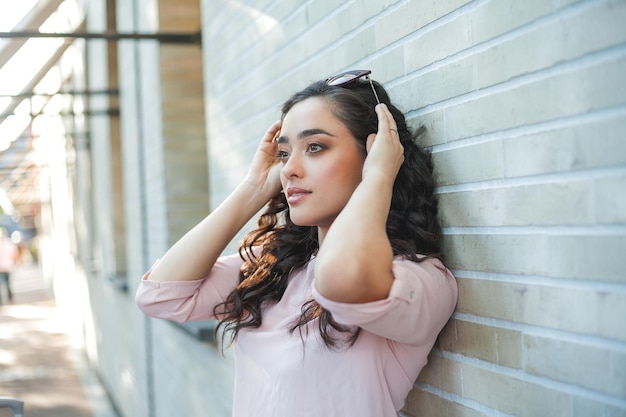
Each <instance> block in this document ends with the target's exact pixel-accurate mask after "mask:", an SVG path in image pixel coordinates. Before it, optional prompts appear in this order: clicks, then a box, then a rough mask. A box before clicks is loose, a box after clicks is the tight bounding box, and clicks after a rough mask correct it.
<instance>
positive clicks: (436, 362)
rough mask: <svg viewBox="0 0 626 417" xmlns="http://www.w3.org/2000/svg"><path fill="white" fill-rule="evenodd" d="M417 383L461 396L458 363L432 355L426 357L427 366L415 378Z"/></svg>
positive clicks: (461, 382)
mask: <svg viewBox="0 0 626 417" xmlns="http://www.w3.org/2000/svg"><path fill="white" fill-rule="evenodd" d="M417 382H418V383H425V384H428V385H431V386H433V387H435V388H439V389H441V390H443V391H446V392H450V393H453V394H456V395H459V396H461V395H463V374H462V371H461V365H460V364H459V363H458V362H455V361H452V360H450V359H446V358H443V357H441V356H438V355H435V354H433V353H431V354H430V356H429V357H428V364H427V365H426V366H425V367H424V368H423V369H422V372H421V373H420V374H419V376H418V377H417Z"/></svg>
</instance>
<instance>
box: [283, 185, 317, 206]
mask: <svg viewBox="0 0 626 417" xmlns="http://www.w3.org/2000/svg"><path fill="white" fill-rule="evenodd" d="M309 194H311V192H310V191H307V190H303V189H302V188H296V187H290V188H287V203H289V205H293V204H296V203H298V202H300V201H302V200H303V199H304V198H305V197H306V196H307V195H309Z"/></svg>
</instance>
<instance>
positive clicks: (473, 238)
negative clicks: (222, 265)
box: [202, 0, 626, 416]
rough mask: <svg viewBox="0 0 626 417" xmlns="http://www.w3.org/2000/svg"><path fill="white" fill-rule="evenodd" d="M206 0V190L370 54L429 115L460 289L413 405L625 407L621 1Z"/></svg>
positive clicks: (576, 410) (519, 411)
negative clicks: (317, 91) (291, 112)
mask: <svg viewBox="0 0 626 417" xmlns="http://www.w3.org/2000/svg"><path fill="white" fill-rule="evenodd" d="M202 9H203V34H204V45H203V48H204V60H205V65H204V73H205V84H206V96H205V100H206V106H207V115H208V121H207V135H208V148H209V184H210V187H209V188H210V190H211V193H210V197H211V205H212V206H215V205H216V204H218V203H219V202H220V201H221V200H222V199H223V198H224V197H225V196H226V195H227V194H228V192H229V191H230V190H232V188H233V187H234V186H235V185H236V184H237V183H238V181H239V180H240V179H241V178H243V176H244V174H245V172H246V166H247V162H248V161H249V160H250V158H251V156H252V154H253V152H254V150H255V147H256V143H257V142H258V140H259V138H260V137H261V136H262V134H263V132H264V130H265V129H266V127H267V126H269V124H270V123H271V122H272V121H274V120H275V119H277V118H278V117H279V107H280V104H281V103H282V101H283V100H284V99H286V98H287V97H288V96H289V95H290V94H291V93H292V92H294V91H296V90H297V89H299V88H302V87H304V86H305V85H306V84H308V83H309V82H310V81H312V80H316V79H320V78H324V77H326V76H327V75H329V74H332V73H335V72H339V71H340V70H343V69H346V68H370V69H372V70H373V76H374V78H376V79H377V80H379V81H381V82H383V83H384V84H385V85H386V86H387V87H388V90H389V92H390V94H391V97H392V99H393V100H394V101H395V102H396V103H397V104H398V105H399V107H400V108H402V109H403V110H404V111H405V113H406V115H407V116H408V119H409V121H410V122H411V124H412V125H418V124H425V125H426V126H427V127H428V129H429V134H428V137H427V139H426V142H425V145H426V146H428V147H429V148H430V149H431V150H432V152H433V157H434V161H435V163H436V178H437V182H438V185H439V186H438V194H439V197H440V201H441V221H442V223H443V226H444V233H445V251H446V255H447V263H448V265H449V266H450V267H451V268H452V269H453V270H454V272H455V275H456V276H457V278H458V282H459V288H460V296H459V303H458V308H457V312H456V313H455V315H454V317H453V319H452V320H451V322H450V323H449V325H448V326H447V327H446V329H445V331H444V332H443V334H442V337H441V338H440V341H439V343H438V347H437V349H435V351H434V352H433V354H432V355H431V361H430V364H429V365H428V367H427V368H426V369H425V371H424V372H423V374H422V375H421V376H420V378H419V380H418V381H417V383H416V387H415V389H414V390H413V391H412V393H411V395H410V397H409V400H408V402H407V406H406V408H405V411H404V413H405V414H406V415H408V416H482V415H485V416H487V415H489V416H492V415H515V416H539V415H546V416H609V415H611V416H616V415H626V382H625V381H626V321H625V320H624V319H623V317H626V285H625V278H626V261H625V259H626V257H624V253H626V227H625V225H626V197H625V196H624V193H623V190H625V189H626V140H625V138H624V134H625V133H626V30H625V29H624V25H623V22H624V21H626V2H624V1H566V0H562V1H551V2H546V1H544V0H528V1H524V2H521V1H513V0H509V1H507V0H491V1H461V0H456V1H454V0H444V1H434V0H431V1H426V0H414V1H411V0H407V1H391V0H389V1H365V2H357V1H348V2H340V1H321V0H319V1H309V2H306V3H304V4H301V3H299V2H286V1H269V0H268V1H245V2H244V1H242V2H214V1H211V0H205V1H204V2H203V6H202Z"/></svg>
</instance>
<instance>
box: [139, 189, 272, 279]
mask: <svg viewBox="0 0 626 417" xmlns="http://www.w3.org/2000/svg"><path fill="white" fill-rule="evenodd" d="M267 200H268V199H267V198H265V196H261V195H259V193H258V192H256V190H255V189H254V188H253V187H250V186H248V185H246V184H245V183H244V184H242V185H240V186H239V187H238V188H237V189H236V190H235V191H233V193H232V194H231V195H230V196H229V197H228V198H227V199H226V200H225V201H224V202H223V203H222V204H220V205H219V206H218V207H217V208H216V209H215V210H214V211H213V212H212V213H211V214H209V215H208V216H207V217H206V218H205V219H204V220H202V221H201V222H200V223H198V224H197V225H196V226H195V227H194V228H193V229H191V230H190V231H189V232H187V233H186V234H185V235H184V236H183V237H182V238H181V239H180V240H179V241H178V242H176V244H174V245H173V246H172V247H171V248H170V249H169V250H168V251H167V252H166V253H165V255H163V257H162V258H161V259H160V260H159V262H158V263H157V264H156V265H155V266H154V268H153V270H152V272H151V274H150V278H149V279H150V280H153V281H189V280H196V279H201V278H203V277H205V276H206V275H208V273H209V272H210V271H211V268H212V267H213V265H214V264H215V261H217V258H218V257H219V256H220V255H221V253H222V251H223V250H224V249H225V248H226V246H227V245H228V244H229V243H230V241H231V240H232V239H233V238H234V237H235V236H236V235H237V233H238V232H239V230H241V228H242V227H244V226H245V224H246V223H247V222H248V221H249V220H250V219H251V218H252V216H254V215H255V214H256V213H257V212H258V211H259V210H260V209H261V208H262V207H263V205H264V204H265V203H266V202H267Z"/></svg>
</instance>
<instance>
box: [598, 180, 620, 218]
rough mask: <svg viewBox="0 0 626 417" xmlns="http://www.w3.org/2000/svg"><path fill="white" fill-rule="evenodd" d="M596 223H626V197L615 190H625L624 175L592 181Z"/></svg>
mask: <svg viewBox="0 0 626 417" xmlns="http://www.w3.org/2000/svg"><path fill="white" fill-rule="evenodd" d="M594 185H595V196H594V197H595V198H594V201H595V203H596V216H597V221H598V223H608V224H616V223H619V224H622V225H623V224H626V198H624V196H623V195H622V194H621V193H616V190H626V175H621V176H617V177H612V178H602V179H600V180H597V181H595V182H594Z"/></svg>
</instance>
